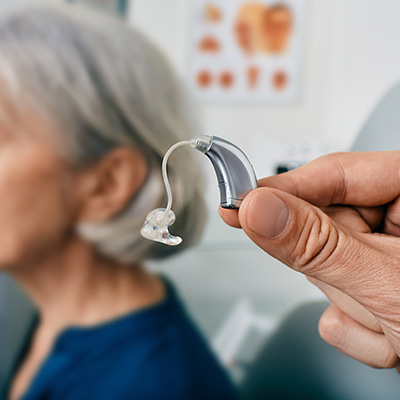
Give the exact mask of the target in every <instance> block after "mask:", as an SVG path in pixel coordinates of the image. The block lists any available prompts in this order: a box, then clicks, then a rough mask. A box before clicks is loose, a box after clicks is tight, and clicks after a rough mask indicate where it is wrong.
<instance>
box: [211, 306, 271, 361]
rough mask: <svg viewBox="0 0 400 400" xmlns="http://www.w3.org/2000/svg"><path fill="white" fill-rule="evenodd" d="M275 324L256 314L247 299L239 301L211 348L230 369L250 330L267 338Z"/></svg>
mask: <svg viewBox="0 0 400 400" xmlns="http://www.w3.org/2000/svg"><path fill="white" fill-rule="evenodd" d="M277 324H278V321H277V320H276V319H275V318H271V317H269V316H266V315H262V314H257V313H256V312H255V311H254V310H253V307H252V305H251V302H250V301H249V300H248V299H241V300H239V301H238V302H237V303H236V305H235V306H234V307H233V309H232V311H231V313H230V314H229V315H228V317H227V318H226V320H225V322H224V324H223V325H222V327H221V328H220V330H219V332H218V333H217V334H216V336H215V338H214V340H213V341H212V347H213V349H214V351H215V353H216V355H217V356H218V358H219V360H220V361H221V363H222V364H223V365H225V366H227V367H230V366H232V365H233V364H234V363H235V361H236V358H237V354H238V352H239V350H240V347H241V346H242V344H243V343H244V341H245V339H246V337H247V335H248V334H249V333H250V332H251V331H252V330H256V331H258V332H260V333H261V334H262V335H264V336H267V335H269V334H271V333H272V332H273V330H274V329H275V327H276V326H277Z"/></svg>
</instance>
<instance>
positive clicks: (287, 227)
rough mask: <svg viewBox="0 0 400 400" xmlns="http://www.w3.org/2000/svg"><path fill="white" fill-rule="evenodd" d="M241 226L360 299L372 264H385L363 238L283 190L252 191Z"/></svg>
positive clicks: (296, 265) (284, 258)
mask: <svg viewBox="0 0 400 400" xmlns="http://www.w3.org/2000/svg"><path fill="white" fill-rule="evenodd" d="M239 221H240V224H241V226H242V228H243V230H244V231H245V232H246V234H247V235H248V236H249V238H250V239H251V240H253V241H254V242H255V243H256V244H257V245H258V246H259V247H261V248H262V249H263V250H264V251H266V252H267V253H268V254H270V255H271V256H273V257H274V258H276V259H278V260H279V261H281V262H283V263H284V264H286V265H287V266H289V267H291V268H293V269H294V270H296V271H299V272H301V273H303V274H305V275H308V276H311V277H314V278H317V279H319V280H321V281H323V282H326V283H328V284H330V285H332V286H335V287H336V288H338V289H341V290H343V291H344V292H347V293H348V294H350V295H352V296H354V295H356V296H355V297H358V296H357V292H358V290H357V288H358V285H359V283H360V279H361V280H362V281H366V282H370V281H371V274H374V271H371V270H373V268H374V267H373V265H371V263H374V262H378V263H382V262H383V261H384V260H382V258H380V257H378V255H377V253H378V250H376V249H374V248H373V247H371V246H369V245H368V244H367V242H365V241H363V238H362V235H363V234H362V233H359V232H352V231H348V230H347V229H345V228H344V227H342V226H341V225H339V224H336V223H335V222H334V221H333V220H332V219H331V218H330V217H329V216H328V215H326V214H325V213H324V212H322V211H321V210H320V209H319V208H317V207H314V206H313V205H311V204H309V203H307V202H306V201H304V200H302V199H299V198H297V197H295V196H293V195H291V194H289V193H286V192H283V191H280V190H277V189H271V188H260V189H257V190H254V191H252V192H250V193H249V194H248V195H247V196H246V198H245V200H244V201H243V204H242V205H241V207H240V209H239ZM379 256H382V257H384V256H383V255H382V254H379ZM375 284H376V282H375ZM363 289H364V290H365V289H366V288H365V285H364V286H363Z"/></svg>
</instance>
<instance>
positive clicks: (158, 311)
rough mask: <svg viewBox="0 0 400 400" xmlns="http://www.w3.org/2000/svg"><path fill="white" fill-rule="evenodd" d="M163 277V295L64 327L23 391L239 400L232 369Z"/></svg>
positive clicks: (52, 395)
mask: <svg viewBox="0 0 400 400" xmlns="http://www.w3.org/2000/svg"><path fill="white" fill-rule="evenodd" d="M166 285H167V290H168V294H167V297H166V299H165V300H163V301H162V302H161V303H158V304H156V305H154V306H151V307H149V308H146V309H142V310H140V311H136V312H133V313H131V314H127V315H125V316H123V317H120V318H118V319H115V320H113V321H111V322H107V323H104V324H101V325H97V326H95V327H88V328H82V327H79V328H78V327H72V328H68V329H66V330H65V331H63V332H62V333H61V334H60V335H59V336H58V338H57V340H56V341H55V343H54V346H53V349H52V351H51V353H50V355H49V356H48V357H47V359H46V360H45V361H44V363H43V364H42V366H41V368H40V369H39V371H38V373H37V375H36V377H35V378H34V379H33V382H32V383H31V385H30V387H29V389H28V390H27V392H26V393H25V395H24V396H23V397H22V399H23V400H39V399H40V400H47V399H57V400H64V399H68V400H72V399H73V400H91V399H94V400H102V399H104V400H110V399H113V400H122V399H126V400H132V399H137V400H142V399H143V400H153V399H154V400H155V399H157V400H158V399H162V400H181V399H182V400H183V399H185V400H196V399H199V400H200V399H201V400H205V399H207V400H212V399H215V400H217V399H218V400H225V399H226V400H228V399H229V400H231V399H235V400H236V399H237V394H236V391H235V389H234V387H233V385H232V383H231V381H230V380H229V378H228V376H227V374H226V373H225V372H224V370H223V369H222V367H221V366H220V365H219V364H218V362H217V361H216V359H215V358H214V356H213V355H212V353H211V351H210V349H209V348H208V346H207V344H206V343H205V341H204V339H203V338H202V337H201V335H200V333H199V332H198V330H197V329H196V328H195V326H194V325H193V323H192V321H191V320H190V318H189V317H188V315H187V313H186V311H185V310H184V308H183V305H182V304H181V302H180V300H179V298H178V296H177V294H176V292H175V290H174V289H173V288H172V286H171V285H170V284H169V283H166ZM33 329H34V327H33ZM33 329H32V330H31V333H32V332H33ZM28 336H29V338H28V340H27V343H26V344H25V346H24V348H25V351H23V352H22V354H21V356H20V357H19V360H20V361H21V360H22V359H23V357H24V352H26V349H27V348H28V344H29V339H30V337H31V336H32V335H31V334H30V335H28ZM15 370H16V368H15V369H14V371H15Z"/></svg>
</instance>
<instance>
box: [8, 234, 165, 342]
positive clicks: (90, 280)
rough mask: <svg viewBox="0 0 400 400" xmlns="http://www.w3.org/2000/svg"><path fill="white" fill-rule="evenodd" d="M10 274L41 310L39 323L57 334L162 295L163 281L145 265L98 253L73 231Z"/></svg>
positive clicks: (119, 312) (53, 333) (43, 328)
mask: <svg viewBox="0 0 400 400" xmlns="http://www.w3.org/2000/svg"><path fill="white" fill-rule="evenodd" d="M11 274H12V275H13V276H14V278H15V279H16V280H17V281H18V282H19V284H20V285H21V286H22V288H23V289H24V290H25V291H26V292H27V293H28V295H29V296H30V297H31V299H32V300H33V302H34V303H35V304H36V305H37V307H38V309H39V312H40V328H41V330H42V331H46V332H48V334H49V335H51V336H55V335H56V334H57V333H59V332H60V331H61V330H63V329H64V328H66V327H68V326H71V325H79V326H90V325H96V324H99V323H102V322H105V321H107V320H111V319H114V318H117V317H118V316H121V315H123V314H126V313H128V312H131V311H134V310H138V309H140V308H143V307H147V306H149V305H151V304H155V303H157V302H159V301H161V300H162V299H163V298H164V296H165V288H164V285H163V283H162V282H161V281H160V280H159V279H158V278H157V277H155V276H154V275H152V274H150V273H149V272H147V271H146V270H145V269H144V268H143V267H142V266H141V265H134V266H127V265H122V264H119V263H117V262H114V261H111V260H109V259H107V258H105V257H101V256H99V255H98V254H97V253H96V252H95V251H94V250H93V248H92V246H91V245H89V244H88V243H86V242H85V241H83V240H81V239H80V238H78V237H77V236H73V237H72V238H71V239H70V240H69V241H68V243H67V244H64V245H63V246H61V247H60V248H59V249H57V250H55V251H54V252H53V253H52V254H50V255H47V256H46V257H44V258H42V259H40V260H38V261H36V262H35V263H33V264H30V265H29V266H24V267H21V268H16V269H13V270H12V271H11Z"/></svg>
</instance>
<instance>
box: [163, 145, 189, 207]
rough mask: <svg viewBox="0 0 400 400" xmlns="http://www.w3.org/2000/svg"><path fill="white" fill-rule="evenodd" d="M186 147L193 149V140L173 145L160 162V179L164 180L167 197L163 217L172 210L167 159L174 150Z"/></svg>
mask: <svg viewBox="0 0 400 400" xmlns="http://www.w3.org/2000/svg"><path fill="white" fill-rule="evenodd" d="M187 145H189V146H192V147H193V139H192V140H183V141H182V142H178V143H175V144H174V145H173V146H171V147H170V148H169V150H168V151H167V152H166V153H165V155H164V158H163V161H162V167H161V169H162V177H163V180H164V185H165V190H166V191H167V197H168V203H167V207H166V209H165V215H168V213H169V211H170V210H171V208H172V200H173V199H172V191H171V185H170V183H169V180H168V172H167V163H168V159H169V157H170V155H171V154H172V152H173V151H174V150H176V149H177V148H179V147H182V146H187Z"/></svg>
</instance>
